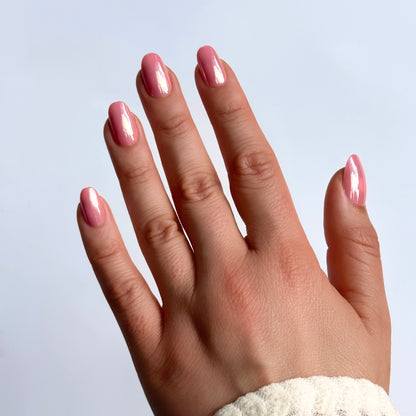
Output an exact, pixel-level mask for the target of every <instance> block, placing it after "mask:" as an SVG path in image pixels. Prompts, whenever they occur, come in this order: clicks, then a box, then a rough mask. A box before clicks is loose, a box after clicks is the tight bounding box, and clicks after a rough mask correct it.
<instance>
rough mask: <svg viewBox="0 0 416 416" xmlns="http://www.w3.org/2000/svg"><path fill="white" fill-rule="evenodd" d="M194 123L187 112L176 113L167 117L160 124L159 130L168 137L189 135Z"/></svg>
mask: <svg viewBox="0 0 416 416" xmlns="http://www.w3.org/2000/svg"><path fill="white" fill-rule="evenodd" d="M191 126H192V123H191V122H190V119H189V117H188V116H187V115H186V114H181V113H179V114H174V115H171V116H170V117H167V118H166V119H164V120H163V121H162V122H160V123H159V125H158V130H159V132H161V133H162V134H164V135H166V136H168V137H178V136H184V135H187V134H188V133H189V132H190V130H191Z"/></svg>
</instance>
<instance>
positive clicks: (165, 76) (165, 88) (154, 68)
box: [141, 53, 172, 97]
mask: <svg viewBox="0 0 416 416" xmlns="http://www.w3.org/2000/svg"><path fill="white" fill-rule="evenodd" d="M141 74H142V78H143V82H144V86H145V88H146V91H147V93H148V94H149V95H151V96H152V97H164V96H166V95H168V94H169V93H170V91H171V89H172V83H171V81H170V76H169V73H168V70H167V69H166V66H165V64H164V63H163V61H162V59H161V58H160V56H159V55H156V54H155V53H149V54H147V55H145V56H144V58H143V60H142V72H141Z"/></svg>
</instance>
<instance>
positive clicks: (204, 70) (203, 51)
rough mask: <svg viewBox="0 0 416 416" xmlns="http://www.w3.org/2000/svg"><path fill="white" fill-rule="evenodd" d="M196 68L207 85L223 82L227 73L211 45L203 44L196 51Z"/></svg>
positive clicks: (216, 84) (217, 84)
mask: <svg viewBox="0 0 416 416" xmlns="http://www.w3.org/2000/svg"><path fill="white" fill-rule="evenodd" d="M197 59H198V68H199V72H200V73H201V76H202V78H203V80H204V82H205V84H207V85H208V86H209V87H218V86H219V85H222V84H224V82H225V80H226V79H227V74H226V72H225V70H224V67H223V65H222V62H221V59H220V58H219V57H218V55H217V52H215V50H214V48H212V47H211V46H203V47H202V48H200V49H199V51H198V53H197Z"/></svg>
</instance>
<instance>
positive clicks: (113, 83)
mask: <svg viewBox="0 0 416 416" xmlns="http://www.w3.org/2000/svg"><path fill="white" fill-rule="evenodd" d="M1 9H2V10H1V13H0V16H1V17H0V19H1V20H0V27H1V29H0V30H1V33H0V34H1V41H0V42H1V67H0V74H1V77H0V88H1V90H0V91H1V94H0V110H1V111H0V114H1V143H2V146H1V152H0V158H1V161H0V191H1V199H0V249H1V257H0V413H1V414H2V415H5V416H6V415H7V416H9V415H13V416H14V415H19V416H26V415H30V416H36V415H39V416H40V415H42V416H49V415H78V416H79V415H100V416H105V415H145V416H146V415H150V414H151V412H150V409H149V407H148V405H147V402H146V399H145V397H144V395H143V393H142V390H141V387H140V384H139V382H138V380H137V378H136V374H135V371H134V368H133V365H132V363H131V361H130V357H129V354H128V351H127V348H126V346H125V344H124V340H123V338H122V336H121V333H120V331H119V329H118V327H117V325H116V322H115V320H114V318H113V316H112V314H111V312H110V309H109V307H108V306H107V304H106V302H105V300H104V297H103V296H102V294H101V291H100V288H99V286H98V283H97V282H96V280H95V277H94V275H93V273H92V270H91V268H90V266H89V263H88V261H87V259H86V256H85V253H84V250H83V247H82V244H81V240H80V237H79V234H78V229H77V226H76V221H75V211H76V206H77V203H78V197H79V192H80V190H81V188H83V187H85V186H90V185H92V186H95V187H96V188H97V189H98V190H99V192H100V193H101V194H102V195H103V196H104V197H106V199H107V200H108V201H109V203H110V204H111V206H112V208H113V211H114V213H115V215H116V218H117V221H118V223H119V226H120V228H121V230H122V233H123V236H124V237H125V239H126V242H127V245H128V247H129V249H130V252H131V254H132V256H133V258H134V260H135V261H136V263H137V265H138V267H139V268H140V269H141V270H142V271H143V273H145V274H146V276H147V277H148V281H149V282H152V278H151V276H150V274H149V273H148V270H147V268H146V266H145V263H144V260H143V259H142V257H141V254H140V251H139V249H138V247H137V245H136V242H135V237H134V235H133V233H132V229H131V226H130V222H129V218H128V216H127V212H126V209H125V207H124V204H123V201H122V197H121V193H120V190H119V187H118V183H117V180H116V177H115V175H114V173H113V171H112V166H111V162H110V158H109V156H108V154H107V152H106V149H105V146H104V142H103V139H102V127H103V124H104V122H105V119H106V117H107V108H108V105H109V104H110V103H111V102H113V101H116V100H124V101H126V102H127V103H128V104H129V105H130V107H131V109H132V110H133V111H135V112H136V113H137V114H138V115H139V117H140V118H141V119H142V120H143V123H144V124H145V128H146V132H147V133H148V137H149V140H150V141H151V142H152V143H153V141H152V135H151V133H150V129H149V127H148V124H147V121H146V120H145V118H144V112H143V110H142V108H141V106H140V104H139V100H138V98H137V95H136V91H135V76H136V73H137V71H138V69H139V65H140V61H141V58H142V56H143V55H144V54H146V53H147V52H151V51H153V52H156V53H159V54H160V55H161V56H162V58H163V59H164V60H165V62H166V63H167V65H169V66H170V67H171V68H172V69H173V70H174V71H175V72H176V74H177V75H178V77H179V79H180V81H181V84H182V88H183V91H184V94H185V96H186V98H187V99H188V103H189V105H190V107H191V111H192V113H193V115H194V117H195V120H196V122H197V124H198V126H199V127H200V131H201V134H202V136H203V138H204V140H205V142H206V144H207V147H208V149H209V151H210V153H211V155H212V158H213V159H214V161H215V164H216V165H217V166H218V170H219V171H220V174H221V175H222V178H224V179H225V172H224V169H223V167H222V162H221V159H220V157H219V152H218V150H217V147H216V140H215V137H214V135H213V133H212V130H211V127H210V125H209V123H208V120H207V117H206V115H205V113H204V111H203V108H202V105H201V103H200V101H199V98H198V95H197V92H196V88H195V85H194V80H193V71H194V67H195V64H196V57H195V54H196V51H197V49H198V48H199V47H200V46H202V45H204V44H210V45H212V46H214V47H215V48H216V49H217V51H218V53H219V55H220V56H221V57H222V58H224V59H225V60H227V62H228V63H230V64H231V65H232V67H233V68H234V70H235V71H236V73H237V75H238V76H239V79H240V81H241V83H242V85H243V87H244V89H245V91H246V93H247V95H248V98H249V100H250V102H251V104H252V106H253V109H254V112H255V114H256V115H257V117H258V120H259V122H260V124H261V126H262V127H263V129H264V131H265V133H266V135H267V137H268V138H269V140H270V142H271V143H272V146H273V148H274V149H275V151H276V153H277V155H278V158H279V160H280V163H281V166H282V168H283V171H284V173H285V175H286V178H287V181H288V184H289V187H290V189H291V191H292V195H293V198H294V201H295V204H296V207H297V209H298V212H299V215H300V218H301V220H302V222H303V225H304V227H305V230H306V233H307V235H308V237H309V238H310V241H311V243H312V245H313V247H314V249H315V250H316V253H317V255H318V257H319V259H320V261H321V264H322V266H323V267H324V268H325V248H326V247H325V243H324V238H323V229H322V208H323V198H324V193H325V189H326V185H327V183H328V181H329V179H330V177H331V176H332V174H333V173H334V172H335V171H336V170H338V169H339V168H341V167H342V166H343V165H344V163H345V161H346V159H347V158H348V156H349V155H350V154H351V153H357V154H358V155H359V156H360V157H361V160H362V162H363V165H364V168H365V170H366V174H367V181H368V200H367V206H368V210H369V213H370V216H371V218H372V221H373V223H374V224H375V226H376V229H377V230H378V233H379V237H380V241H381V246H382V256H383V262H384V271H385V281H386V288H387V294H388V299H389V304H390V308H391V315H392V323H393V357H392V379H391V397H392V400H393V402H394V403H395V405H396V406H397V408H398V409H399V410H400V412H401V413H402V414H403V415H405V414H409V415H410V414H413V413H414V377H415V374H416V364H415V359H414V352H415V351H416V337H415V315H416V314H415V310H416V307H415V298H414V292H415V291H416V283H415V282H416V280H415V275H414V270H413V264H414V253H415V244H414V236H415V233H416V227H415V219H414V217H415V215H414V208H415V199H416V198H415V196H416V193H415V185H414V154H415V150H416V147H415V137H416V135H415V133H416V126H415V114H414V113H415V108H416V106H415V97H416V83H415V74H416V58H415V44H414V42H415V39H416V25H415V13H416V5H415V2H414V1H413V0H409V1H401V0H395V1H383V0H371V1H363V0H349V1H343V0H341V1H333V0H316V1H296V0H285V1H282V0H277V1H263V0H257V1H250V2H248V1H242V0H238V1H228V2H227V1H224V0H211V1H206V2H198V1H196V0H177V1H167V0H160V1H157V2H150V1H148V2H144V1H115V0H114V1H103V0H101V1H85V0H72V1H66V2H64V1H57V0H50V1H45V0H37V1H31V2H29V1H27V2H26V3H24V4H21V3H19V2H14V3H11V2H9V3H7V4H5V2H4V3H2V6H1ZM152 146H153V144H152ZM151 284H152V287H154V285H153V283H151ZM412 402H413V403H412Z"/></svg>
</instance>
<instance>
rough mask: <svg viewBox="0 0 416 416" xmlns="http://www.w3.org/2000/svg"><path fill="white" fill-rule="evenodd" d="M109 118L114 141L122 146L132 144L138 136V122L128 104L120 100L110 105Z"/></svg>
mask: <svg viewBox="0 0 416 416" xmlns="http://www.w3.org/2000/svg"><path fill="white" fill-rule="evenodd" d="M108 120H109V122H110V127H111V131H112V136H113V139H114V141H115V142H116V143H117V144H118V145H120V146H130V145H132V144H133V143H134V142H135V141H136V140H137V137H138V131H137V126H136V123H135V122H134V120H133V117H132V115H131V112H130V109H129V108H128V107H127V104H125V103H123V102H121V101H118V102H115V103H113V104H111V105H110V108H109V109H108Z"/></svg>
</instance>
